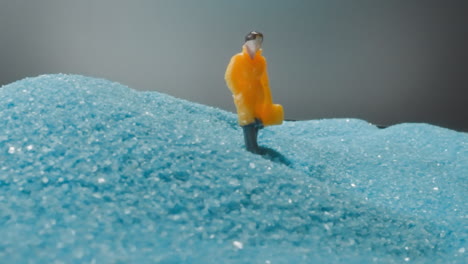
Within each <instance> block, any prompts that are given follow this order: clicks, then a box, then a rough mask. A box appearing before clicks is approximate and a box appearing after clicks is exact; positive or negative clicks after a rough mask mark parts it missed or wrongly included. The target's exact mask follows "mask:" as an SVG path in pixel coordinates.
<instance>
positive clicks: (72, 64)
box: [0, 0, 468, 131]
mask: <svg viewBox="0 0 468 264" xmlns="http://www.w3.org/2000/svg"><path fill="white" fill-rule="evenodd" d="M254 29H255V30H259V31H262V32H263V33H264V34H265V42H264V55H265V56H266V58H267V59H268V62H269V65H268V66H269V74H270V82H271V86H272V93H273V98H274V100H275V101H276V102H278V103H281V104H283V106H284V108H285V112H286V118H288V119H318V118H331V117H356V118H362V119H366V120H368V121H370V122H373V123H376V124H381V125H390V124H394V123H400V122H429V123H432V124H436V125H441V126H444V127H449V128H453V129H458V130H465V131H468V110H467V109H468V108H467V105H468V1H464V0H460V1H449V0H446V1H431V0H401V1H397V0H395V1H390V0H389V1H375V0H369V1H359V0H355V1H341V0H335V1H333V0H323V1H311V0H303V1H274V0H265V1H255V0H236V1H219V0H211V1H209V0H205V1H200V0H199V1H179V0H167V1H150V0H148V1H138V0H135V1H121V0H101V1H91V0H84V1H83V0H82V1H64V0H55V1H54V0H41V1H33V0H30V1H20V0H16V1H13V0H12V1H9V0H0V38H1V40H0V84H8V83H10V82H13V81H15V80H18V79H21V78H24V77H27V76H36V75H39V74H45V73H58V72H62V73H76V74H84V75H90V76H96V77H103V78H107V79H110V80H114V81H118V82H121V83H124V84H126V85H128V86H130V87H132V88H135V89H140V90H157V91H160V92H164V93H168V94H171V95H174V96H177V97H181V98H185V99H188V100H192V101H196V102H200V103H203V104H207V105H212V106H216V107H220V108H223V109H227V110H230V111H235V108H234V104H233V102H232V99H231V94H230V92H229V90H228V89H227V87H226V85H225V83H224V80H223V77H224V70H225V67H226V65H227V63H228V61H229V59H230V57H231V56H232V55H233V54H235V53H237V52H239V51H240V49H241V45H242V42H243V38H244V35H245V34H246V33H248V31H250V30H254ZM51 96H53V95H51Z"/></svg>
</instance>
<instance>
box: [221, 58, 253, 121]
mask: <svg viewBox="0 0 468 264" xmlns="http://www.w3.org/2000/svg"><path fill="white" fill-rule="evenodd" d="M240 56H241V55H240V54H237V55H234V56H233V57H232V59H231V61H230V62H229V65H228V67H227V69H226V73H225V75H224V79H225V80H226V84H227V86H228V87H229V90H231V92H232V97H233V99H234V104H235V105H236V109H237V115H238V120H239V124H240V125H241V126H245V125H248V124H250V123H253V122H254V121H255V116H254V113H253V109H252V105H251V104H250V103H249V102H247V100H248V98H245V97H244V96H245V95H244V94H243V90H244V89H243V87H245V86H246V83H245V80H244V79H243V78H242V75H243V73H242V71H243V70H244V69H242V67H241V64H240V62H239V61H238V60H240Z"/></svg>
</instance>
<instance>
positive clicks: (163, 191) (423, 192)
mask: <svg viewBox="0 0 468 264" xmlns="http://www.w3.org/2000/svg"><path fill="white" fill-rule="evenodd" d="M221 88H222V87H221ZM226 89H227V88H226ZM228 94H229V93H228V92H227V94H226V95H227V96H228ZM259 141H260V144H261V145H262V146H264V147H265V148H266V151H267V152H268V153H269V154H268V155H267V156H266V157H262V156H257V155H253V154H251V153H249V152H246V151H245V150H244V147H243V138H242V133H241V130H240V128H239V127H238V125H237V123H236V116H235V115H234V114H231V113H227V112H224V111H221V110H219V109H214V108H210V107H207V106H203V105H199V104H194V103H191V102H187V101H183V100H180V99H176V98H173V97H170V96H167V95H164V94H159V93H156V92H137V91H134V90H132V89H129V88H127V87H125V86H122V85H120V84H117V83H112V82H109V81H106V80H102V79H94V78H87V77H82V76H72V75H45V76H40V77H37V78H28V79H24V80H21V81H18V82H15V83H12V84H10V85H6V86H3V87H2V88H0V263H264V264H267V263H368V262H375V263H406V262H408V263H414V262H415V263H466V261H467V253H466V251H467V250H468V247H467V221H468V220H467V215H468V208H467V201H468V198H467V192H468V185H467V183H468V134H466V133H461V132H455V131H451V130H448V129H444V128H440V127H435V126H431V125H427V124H401V125H397V126H393V127H390V128H387V129H378V128H376V127H374V126H372V125H370V124H368V123H367V122H364V121H361V120H353V119H351V120H347V119H346V120H345V119H337V120H320V121H301V122H286V123H285V124H284V125H282V126H275V127H268V128H266V129H264V130H262V132H261V134H260V139H259Z"/></svg>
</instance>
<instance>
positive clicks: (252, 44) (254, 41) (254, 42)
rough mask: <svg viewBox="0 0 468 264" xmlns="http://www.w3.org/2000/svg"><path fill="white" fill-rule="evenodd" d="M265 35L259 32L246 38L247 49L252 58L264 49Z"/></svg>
mask: <svg viewBox="0 0 468 264" xmlns="http://www.w3.org/2000/svg"><path fill="white" fill-rule="evenodd" d="M262 42H263V34H262V33H260V32H257V31H252V32H250V33H249V34H247V36H245V43H244V45H245V47H246V48H247V52H248V53H249V56H250V58H252V59H253V58H254V56H255V53H257V51H258V50H259V49H261V48H262Z"/></svg>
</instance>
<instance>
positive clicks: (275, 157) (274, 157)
mask: <svg viewBox="0 0 468 264" xmlns="http://www.w3.org/2000/svg"><path fill="white" fill-rule="evenodd" d="M259 149H260V153H259V155H261V156H262V157H264V158H265V159H268V160H271V161H273V162H276V163H281V164H283V165H286V166H290V165H291V162H290V161H289V160H288V159H287V158H286V157H284V156H283V155H282V154H281V153H279V152H278V151H276V150H274V149H271V148H266V147H259Z"/></svg>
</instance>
